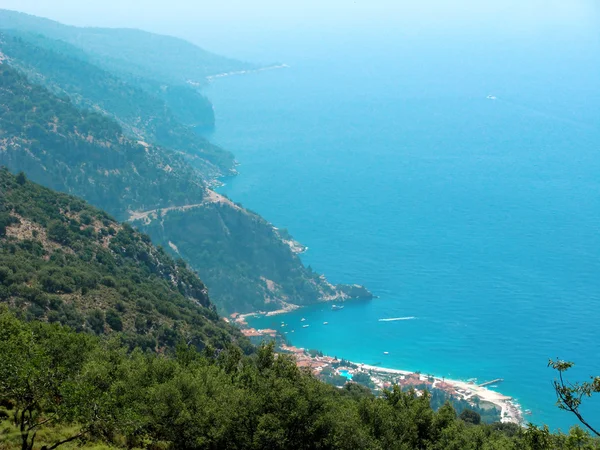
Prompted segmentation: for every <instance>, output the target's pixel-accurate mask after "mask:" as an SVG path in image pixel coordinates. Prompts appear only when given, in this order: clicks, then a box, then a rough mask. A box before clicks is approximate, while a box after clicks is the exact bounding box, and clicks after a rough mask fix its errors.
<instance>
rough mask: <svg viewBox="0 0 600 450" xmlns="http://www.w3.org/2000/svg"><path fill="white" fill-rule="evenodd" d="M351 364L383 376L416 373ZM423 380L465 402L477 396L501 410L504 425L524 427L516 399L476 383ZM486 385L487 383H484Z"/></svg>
mask: <svg viewBox="0 0 600 450" xmlns="http://www.w3.org/2000/svg"><path fill="white" fill-rule="evenodd" d="M348 362H350V363H351V364H354V365H356V366H358V367H359V368H360V369H362V370H364V371H369V372H375V373H382V374H391V375H401V376H405V377H406V376H412V375H414V374H415V373H416V372H411V371H408V370H401V369H391V368H387V367H379V366H373V365H369V364H364V363H357V362H353V361H348ZM420 377H421V379H422V380H426V379H428V378H433V379H434V381H433V384H432V386H431V387H432V388H437V389H442V390H447V387H449V386H451V387H453V388H454V389H455V390H456V394H457V395H458V396H459V397H461V398H462V399H464V400H467V401H469V400H470V399H472V398H474V397H475V396H477V397H478V398H479V399H481V400H483V401H485V402H488V403H491V404H493V405H495V406H496V407H498V408H499V409H500V421H501V422H502V423H516V424H517V425H522V424H523V423H524V421H523V415H524V412H523V410H522V408H521V406H520V405H519V404H518V403H517V402H515V401H514V399H513V398H512V397H510V396H508V395H504V394H501V393H499V392H496V391H492V390H491V389H488V388H486V387H485V386H482V385H478V384H476V383H474V382H469V381H462V380H454V379H451V378H445V377H438V376H435V375H433V376H431V377H430V376H428V375H420ZM484 384H485V383H484Z"/></svg>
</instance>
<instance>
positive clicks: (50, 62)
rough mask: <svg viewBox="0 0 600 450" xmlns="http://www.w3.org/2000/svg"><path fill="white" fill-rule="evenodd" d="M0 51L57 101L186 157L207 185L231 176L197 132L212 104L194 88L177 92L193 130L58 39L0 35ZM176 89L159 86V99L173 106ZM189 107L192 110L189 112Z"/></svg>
mask: <svg viewBox="0 0 600 450" xmlns="http://www.w3.org/2000/svg"><path fill="white" fill-rule="evenodd" d="M0 52H2V53H3V54H4V55H5V58H6V63H8V64H10V65H11V66H13V67H15V68H18V69H19V70H21V71H22V72H23V73H25V74H26V75H27V76H28V78H29V79H30V80H31V81H33V82H35V83H37V84H41V85H42V86H44V87H46V88H47V89H49V90H50V91H51V92H52V93H54V94H56V95H58V96H60V97H68V98H69V99H70V100H71V101H72V102H73V104H75V105H76V106H77V107H79V108H85V109H88V110H90V111H96V112H99V113H101V114H105V115H108V116H109V117H111V118H113V119H115V120H116V121H117V122H118V123H119V124H120V125H121V126H122V127H123V129H124V132H125V133H126V134H127V135H128V136H130V137H132V138H136V139H142V140H145V141H147V142H149V143H152V144H158V145H162V146H166V147H169V148H171V149H173V150H175V151H178V152H180V153H181V154H182V155H184V156H187V157H188V161H189V162H190V163H191V164H192V165H193V166H194V167H195V168H196V169H198V170H199V172H200V174H201V175H202V176H203V178H204V179H205V180H207V181H211V180H214V179H215V178H216V177H218V176H222V175H227V174H231V173H232V169H233V167H234V159H233V155H232V154H231V153H230V152H228V151H226V150H223V149H221V148H219V147H217V146H215V145H213V144H211V143H210V142H208V141H207V140H206V139H204V138H202V137H201V136H200V135H199V134H198V133H197V132H196V131H195V129H196V128H203V129H210V128H212V127H213V126H214V113H213V109H212V105H211V103H210V102H209V101H208V99H206V98H205V97H203V96H201V95H200V94H199V93H197V92H196V91H194V90H190V92H183V93H181V94H182V95H183V96H184V97H185V104H186V105H189V106H188V107H187V108H186V109H187V112H186V113H185V115H186V116H187V118H188V120H189V121H191V122H193V125H194V127H192V126H186V125H184V124H183V123H181V122H180V121H179V120H178V119H177V118H176V117H175V113H174V112H173V110H171V109H170V108H169V106H168V104H167V102H166V101H165V100H164V99H163V98H161V96H159V95H153V94H152V93H149V92H147V91H145V90H143V89H142V88H141V87H139V85H136V84H133V83H131V82H126V81H124V80H123V79H121V78H119V77H117V76H116V75H113V74H111V73H110V72H107V71H106V70H103V69H101V68H100V67H98V66H96V65H94V64H93V63H91V62H90V56H89V55H88V54H86V53H85V52H83V51H82V50H80V49H78V48H77V47H75V46H72V45H70V44H68V43H66V42H63V41H56V40H53V39H49V38H46V37H44V36H42V35H39V34H33V33H24V32H18V31H4V32H0ZM180 89H181V88H179V87H176V86H164V88H163V89H162V90H161V92H162V94H161V95H163V96H168V97H171V98H172V100H173V101H174V102H176V106H177V108H176V111H181V110H182V108H181V106H180V105H179V102H178V101H177V99H176V98H175V97H176V96H177V95H178V94H176V92H178V91H179V90H180ZM192 109H193V111H192Z"/></svg>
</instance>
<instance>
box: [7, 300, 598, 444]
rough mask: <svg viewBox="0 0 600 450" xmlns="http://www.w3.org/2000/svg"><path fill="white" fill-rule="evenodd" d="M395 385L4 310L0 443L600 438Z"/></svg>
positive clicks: (281, 359) (261, 352)
mask: <svg viewBox="0 0 600 450" xmlns="http://www.w3.org/2000/svg"><path fill="white" fill-rule="evenodd" d="M461 417H463V418H464V420H463V419H461V418H458V417H457V415H456V413H455V411H454V409H453V408H452V406H450V405H449V404H446V405H444V406H442V407H441V408H440V410H439V411H438V412H434V411H433V410H432V409H431V407H430V406H429V398H428V395H427V394H426V393H425V394H424V395H417V394H416V393H415V392H414V391H407V392H403V391H401V390H400V389H399V388H398V387H394V388H393V389H392V390H389V391H386V392H385V393H384V395H383V396H382V397H374V396H373V395H372V394H371V393H370V391H368V390H366V389H364V388H360V387H359V386H358V385H356V384H352V383H348V384H347V385H346V386H345V387H344V388H342V389H337V388H334V387H332V386H329V385H326V384H324V383H322V382H320V381H318V380H316V379H315V378H313V377H312V376H311V375H310V374H308V373H305V372H302V371H301V370H300V369H298V368H297V367H296V365H295V363H294V360H293V359H292V358H291V357H289V356H285V355H275V354H274V353H273V349H272V348H271V347H268V346H267V347H261V348H259V349H258V352H257V354H256V355H253V356H251V357H245V356H243V355H242V353H241V352H240V350H239V349H238V348H237V347H235V346H230V347H228V348H227V349H226V350H224V351H221V352H218V353H217V352H214V351H212V350H210V349H207V350H205V351H203V352H202V353H199V352H197V351H196V350H195V349H194V348H193V347H188V346H186V345H185V344H183V343H182V344H180V345H179V346H178V347H177V351H176V352H175V353H174V354H171V353H167V354H166V355H163V356H158V355H156V354H155V353H154V354H153V353H146V354H144V353H142V352H141V351H134V352H133V353H127V352H125V351H123V350H122V349H120V348H119V347H118V346H116V345H114V342H111V341H106V340H102V339H98V338H96V337H93V336H90V335H87V334H75V333H74V332H72V331H71V330H69V329H66V328H62V327H60V326H56V325H47V324H43V323H39V322H33V323H25V322H22V321H19V320H17V319H16V318H15V317H14V315H12V314H9V313H6V312H4V311H2V310H1V308H0V448H2V449H3V450H4V449H13V448H22V449H33V448H40V447H41V446H42V445H45V446H47V447H46V448H81V446H83V447H84V448H95V449H100V448H101V449H108V448H113V449H114V448H128V449H134V448H136V449H141V448H146V449H178V450H181V449H189V450H192V449H214V450H217V449H219V450H220V449H238V450H242V449H256V450H259V449H269V450H277V449H281V450H288V449H307V450H308V449H324V450H325V449H332V450H333V449H348V450H357V449H368V450H371V449H372V450H551V449H557V450H558V449H565V450H566V449H572V450H575V449H594V448H596V449H597V448H600V447H599V445H600V444H599V442H598V441H597V440H593V439H592V438H590V437H589V435H587V434H586V433H584V432H583V431H582V430H581V429H580V428H573V429H572V430H571V432H570V433H569V434H568V435H562V434H559V435H553V434H550V433H549V432H548V430H547V429H544V428H542V429H540V428H537V427H534V426H530V427H529V428H527V429H522V428H520V427H519V426H517V425H515V424H502V423H495V424H492V425H476V424H473V423H472V422H471V421H470V420H469V417H470V416H469V415H466V414H462V415H461Z"/></svg>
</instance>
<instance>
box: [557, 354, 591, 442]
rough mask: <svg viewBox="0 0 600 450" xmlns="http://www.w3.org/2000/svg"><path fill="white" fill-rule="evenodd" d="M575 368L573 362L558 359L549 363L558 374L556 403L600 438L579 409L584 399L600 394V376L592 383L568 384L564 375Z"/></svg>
mask: <svg viewBox="0 0 600 450" xmlns="http://www.w3.org/2000/svg"><path fill="white" fill-rule="evenodd" d="M573 366H574V364H573V363H572V362H569V361H561V360H559V359H558V358H557V359H556V361H554V360H552V359H551V360H550V361H548V367H551V368H553V369H554V370H556V371H557V372H558V379H557V380H554V382H553V384H554V390H555V391H556V396H557V402H556V403H557V405H558V407H559V408H560V409H563V410H565V411H569V412H571V413H573V414H574V415H575V417H577V419H578V420H579V421H580V422H581V423H582V424H583V425H585V427H586V428H587V429H588V430H590V431H591V432H592V433H594V434H595V435H596V436H600V431H598V429H596V428H594V427H593V426H592V425H590V424H589V423H588V421H587V420H586V419H585V418H584V417H583V415H582V414H581V412H580V409H579V408H580V406H581V404H582V402H583V399H584V398H586V397H588V398H589V397H591V396H592V395H593V394H597V393H600V376H598V377H592V378H591V381H586V382H582V383H579V382H577V383H570V382H567V381H566V380H565V379H564V373H565V372H567V371H568V370H569V369H570V368H572V367H573Z"/></svg>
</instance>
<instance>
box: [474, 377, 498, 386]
mask: <svg viewBox="0 0 600 450" xmlns="http://www.w3.org/2000/svg"><path fill="white" fill-rule="evenodd" d="M502 381H504V378H496V379H495V380H492V381H486V382H485V383H481V384H480V385H479V387H484V386H489V385H490V384H496V383H500V382H502Z"/></svg>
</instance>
